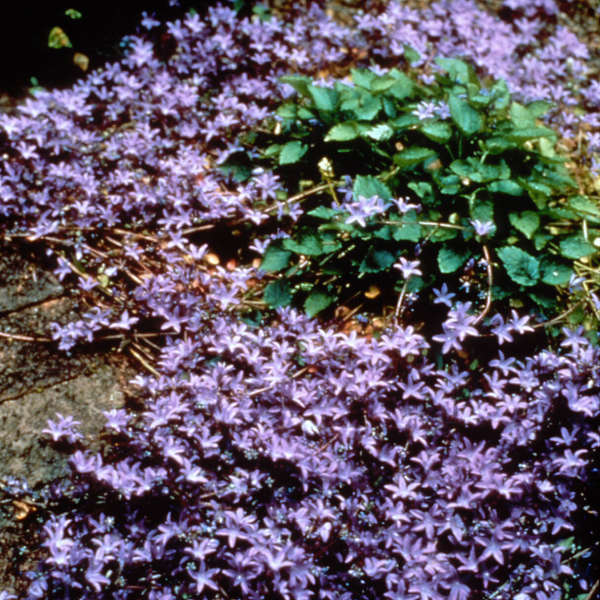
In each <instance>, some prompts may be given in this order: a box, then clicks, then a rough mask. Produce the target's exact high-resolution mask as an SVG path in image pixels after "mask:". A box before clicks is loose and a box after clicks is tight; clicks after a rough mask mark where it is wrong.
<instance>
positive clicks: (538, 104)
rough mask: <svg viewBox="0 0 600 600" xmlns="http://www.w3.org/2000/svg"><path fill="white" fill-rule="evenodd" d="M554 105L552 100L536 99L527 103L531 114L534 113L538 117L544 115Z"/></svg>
mask: <svg viewBox="0 0 600 600" xmlns="http://www.w3.org/2000/svg"><path fill="white" fill-rule="evenodd" d="M552 106H554V105H553V104H552V102H546V101H545V100H534V101H533V102H530V103H529V104H528V105H527V110H528V111H529V114H531V115H533V117H535V118H536V119H539V117H543V116H544V115H545V114H546V113H547V112H548V111H549V110H550V109H551V108H552Z"/></svg>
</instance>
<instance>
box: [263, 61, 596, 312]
mask: <svg viewBox="0 0 600 600" xmlns="http://www.w3.org/2000/svg"><path fill="white" fill-rule="evenodd" d="M438 65H439V66H440V67H441V68H442V69H443V71H444V72H440V73H438V74H437V75H436V79H435V82H434V83H433V84H432V85H430V86H424V85H422V84H420V83H418V82H417V81H415V80H413V79H411V78H410V77H409V76H408V75H407V74H405V73H402V72H400V71H398V70H396V69H391V70H390V71H389V72H388V73H386V74H384V75H377V74H375V73H374V72H372V71H370V70H365V69H355V70H352V73H351V79H352V83H349V82H342V81H337V82H335V83H334V85H333V86H332V87H324V86H320V85H318V84H317V83H316V82H313V81H312V80H311V79H310V78H308V77H305V76H299V75H293V76H287V77H284V78H282V81H283V82H285V83H287V84H289V85H291V86H292V87H294V89H295V90H296V92H297V96H296V97H295V99H294V100H293V101H287V102H285V103H283V104H282V105H281V106H280V107H279V109H278V110H277V115H278V118H279V124H278V125H277V128H276V131H277V133H276V134H275V133H274V134H273V135H272V136H270V137H269V138H268V139H265V140H263V141H264V148H265V152H264V154H263V155H262V159H261V160H262V161H263V163H264V164H265V165H266V166H269V167H271V168H276V169H278V172H279V174H280V175H281V177H282V179H283V181H284V182H285V184H286V186H287V188H288V190H289V191H290V192H291V193H294V192H297V191H300V190H301V188H302V186H303V185H304V186H306V185H309V186H310V185H311V184H314V185H315V186H316V185H317V184H318V183H319V181H320V180H324V181H325V182H326V183H330V184H331V185H330V189H329V190H328V191H323V186H321V187H320V189H319V193H315V194H314V195H313V196H310V195H309V197H308V198H307V200H306V202H307V208H306V211H305V212H304V214H303V216H302V217H301V218H300V219H299V221H298V222H297V223H296V224H295V225H294V228H293V230H292V231H291V237H290V238H288V239H286V240H283V241H282V240H278V241H275V242H273V243H272V244H271V245H270V247H269V249H268V251H267V253H266V256H265V259H264V262H263V269H264V270H265V271H270V272H275V271H278V272H281V274H282V276H283V277H284V278H285V280H286V281H287V282H288V283H289V298H290V302H291V301H292V298H293V302H294V303H298V304H299V305H304V306H305V308H306V309H307V311H308V312H309V313H310V314H315V313H317V312H320V311H321V310H323V309H324V308H326V307H327V306H329V305H331V304H333V303H334V302H348V301H349V300H350V299H351V298H357V297H358V298H359V301H360V302H363V301H366V300H365V297H366V298H368V295H365V293H366V290H368V289H371V286H372V285H373V284H377V286H378V288H381V290H382V291H386V290H387V292H388V293H387V294H386V293H383V294H381V296H380V297H379V299H378V300H377V302H381V301H389V300H391V299H392V298H393V297H395V296H396V295H397V293H398V291H399V290H400V289H401V288H402V286H403V284H404V280H403V278H402V276H401V274H400V273H399V272H398V270H396V269H393V268H392V265H393V264H394V263H395V262H396V261H398V260H399V258H400V257H402V256H404V257H406V258H407V259H409V260H413V259H414V257H415V244H417V245H418V254H419V256H418V258H419V260H420V263H421V267H420V268H421V270H422V272H423V279H421V280H420V281H421V283H420V285H421V286H422V287H426V288H431V287H434V286H439V285H441V283H442V280H443V281H444V282H447V283H448V284H449V285H453V286H454V287H455V288H456V287H458V286H459V285H460V284H461V283H462V285H463V286H465V287H466V288H467V289H471V291H472V293H473V298H474V300H475V301H476V302H481V301H482V298H483V297H484V296H485V295H486V293H487V291H488V287H489V277H488V275H489V273H488V272H487V270H486V266H485V265H483V266H482V267H481V268H479V269H473V265H474V263H476V262H477V261H479V259H481V258H482V257H483V255H484V252H483V250H484V247H485V248H486V249H487V250H488V252H489V255H490V257H491V260H492V265H491V271H492V276H493V286H492V288H491V289H492V290H493V299H494V300H497V301H500V300H502V302H504V303H505V304H506V303H508V305H511V306H523V305H525V306H528V307H529V308H534V309H535V310H537V311H538V312H540V313H541V314H542V315H543V316H545V317H549V316H552V315H553V314H555V312H556V311H555V304H556V303H555V302H554V300H555V299H556V297H557V294H558V293H559V291H560V288H561V287H562V286H565V285H566V284H567V283H568V282H569V280H570V278H571V275H572V274H573V261H574V260H577V259H581V258H584V257H587V256H590V255H591V254H593V253H594V252H596V249H595V248H594V246H593V245H591V244H590V243H589V242H588V241H587V240H586V239H585V237H584V235H583V234H582V221H583V219H586V220H587V221H588V222H590V223H598V222H600V210H599V209H598V207H597V206H596V204H595V203H594V202H592V201H591V200H589V199H588V198H586V197H584V196H572V197H570V198H569V197H568V196H569V193H570V192H571V190H573V189H574V186H575V182H574V181H573V179H572V178H571V177H570V175H569V173H568V171H567V169H566V168H565V166H564V162H565V161H564V158H563V157H561V156H559V155H558V154H557V153H556V152H555V149H554V145H555V142H556V134H555V133H554V132H553V131H552V130H551V129H549V128H547V127H545V126H543V125H541V124H540V122H539V120H538V119H539V117H540V116H542V115H543V114H544V113H545V112H546V111H547V110H548V108H549V106H550V105H549V104H548V103H545V102H533V103H530V104H528V105H523V104H519V103H518V102H515V101H513V100H512V99H511V97H510V94H509V91H508V88H507V86H506V84H505V82H504V81H502V80H500V81H497V82H495V83H493V85H491V86H489V87H484V86H483V85H482V84H481V83H480V81H479V80H478V79H477V77H476V75H475V72H474V70H473V69H472V68H471V67H470V65H468V64H466V63H465V62H463V61H461V60H457V59H438ZM343 176H345V177H346V181H348V179H347V178H348V176H349V177H350V178H351V181H352V192H353V200H354V202H355V204H357V205H358V204H360V202H361V197H362V198H371V197H373V196H378V197H379V198H381V200H382V202H384V203H385V205H386V208H385V210H380V211H375V212H374V213H373V214H369V215H367V216H366V217H365V218H362V219H361V218H352V215H351V214H350V212H349V209H348V206H349V205H348V203H347V202H346V203H340V201H339V198H338V197H337V195H336V193H335V191H334V190H335V188H336V187H339V185H340V182H341V181H342V180H341V179H340V178H342V177H343ZM338 193H339V192H338ZM571 193H572V192H571ZM398 198H403V199H404V201H405V202H410V203H413V204H420V205H421V209H419V212H418V211H417V210H415V209H410V210H400V208H399V207H398V206H396V205H395V204H394V203H393V200H394V199H398ZM311 209H312V210H311ZM486 224H487V225H486ZM486 229H487V231H485V230H486ZM480 234H481V235H480ZM469 259H471V260H469ZM412 285H415V284H414V283H413V284H412ZM270 289H271V288H268V290H270ZM270 293H271V292H269V294H270ZM378 296H379V294H378ZM286 297H287V295H286ZM549 299H550V300H549ZM265 300H266V301H267V302H268V303H269V304H272V302H271V301H270V295H266V296H265ZM277 302H278V303H279V304H281V302H282V301H281V296H280V295H277ZM378 306H380V305H378ZM497 308H498V309H499V308H500V306H499V305H498V306H497Z"/></svg>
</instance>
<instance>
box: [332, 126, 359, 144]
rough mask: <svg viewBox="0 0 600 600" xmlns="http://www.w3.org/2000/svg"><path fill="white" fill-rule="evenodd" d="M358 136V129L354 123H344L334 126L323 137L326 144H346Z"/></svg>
mask: <svg viewBox="0 0 600 600" xmlns="http://www.w3.org/2000/svg"><path fill="white" fill-rule="evenodd" d="M359 135H360V129H359V127H358V124H357V123H356V121H346V122H344V123H338V124H337V125H334V126H333V127H332V128H331V129H330V130H329V131H328V132H327V135H326V136H325V141H326V142H347V141H349V140H354V139H356V138H357V137H358V136H359Z"/></svg>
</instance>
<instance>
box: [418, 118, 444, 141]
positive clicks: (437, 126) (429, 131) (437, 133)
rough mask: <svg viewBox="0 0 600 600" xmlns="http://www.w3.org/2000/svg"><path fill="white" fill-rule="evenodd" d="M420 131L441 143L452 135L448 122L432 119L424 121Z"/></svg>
mask: <svg viewBox="0 0 600 600" xmlns="http://www.w3.org/2000/svg"><path fill="white" fill-rule="evenodd" d="M421 131H422V132H423V133H424V134H425V135H426V136H427V137H428V138H429V139H431V140H433V141H434V142H438V143H440V144H443V143H445V142H447V141H448V140H449V139H450V136H451V135H452V129H450V125H448V123H443V122H440V121H434V122H432V123H424V124H423V126H422V127H421Z"/></svg>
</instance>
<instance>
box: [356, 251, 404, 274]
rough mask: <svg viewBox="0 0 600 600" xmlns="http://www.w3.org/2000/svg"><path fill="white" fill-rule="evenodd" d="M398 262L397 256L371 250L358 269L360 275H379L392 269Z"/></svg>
mask: <svg viewBox="0 0 600 600" xmlns="http://www.w3.org/2000/svg"><path fill="white" fill-rule="evenodd" d="M395 262H396V258H395V256H394V255H393V254H392V253H391V252H388V251H387V250H377V249H375V247H371V248H369V251H368V252H367V254H366V256H365V257H364V258H363V260H362V262H361V263H360V266H359V267H358V271H359V273H377V272H379V271H384V270H385V269H387V268H389V267H391V266H392V265H393V264H394V263H395Z"/></svg>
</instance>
